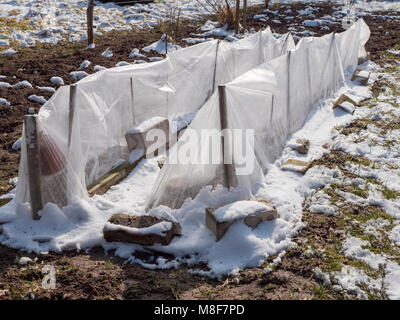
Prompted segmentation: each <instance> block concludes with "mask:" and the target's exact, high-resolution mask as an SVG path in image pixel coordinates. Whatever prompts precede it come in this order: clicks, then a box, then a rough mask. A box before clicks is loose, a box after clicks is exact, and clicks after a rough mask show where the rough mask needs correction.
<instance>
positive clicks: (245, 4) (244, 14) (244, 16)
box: [242, 0, 247, 25]
mask: <svg viewBox="0 0 400 320" xmlns="http://www.w3.org/2000/svg"><path fill="white" fill-rule="evenodd" d="M242 15H243V25H246V20H247V0H243V12H242Z"/></svg>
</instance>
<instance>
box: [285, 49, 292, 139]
mask: <svg viewBox="0 0 400 320" xmlns="http://www.w3.org/2000/svg"><path fill="white" fill-rule="evenodd" d="M290 55H291V51H289V52H288V56H287V109H286V110H287V122H288V130H289V134H290V132H291V131H290Z"/></svg>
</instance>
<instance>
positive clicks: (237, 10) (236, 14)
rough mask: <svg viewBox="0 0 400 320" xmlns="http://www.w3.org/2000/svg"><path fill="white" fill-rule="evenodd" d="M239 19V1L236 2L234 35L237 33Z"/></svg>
mask: <svg viewBox="0 0 400 320" xmlns="http://www.w3.org/2000/svg"><path fill="white" fill-rule="evenodd" d="M239 19H240V0H236V10H235V34H238V33H239Z"/></svg>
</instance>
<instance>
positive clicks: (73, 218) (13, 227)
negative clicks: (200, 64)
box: [0, 83, 369, 277]
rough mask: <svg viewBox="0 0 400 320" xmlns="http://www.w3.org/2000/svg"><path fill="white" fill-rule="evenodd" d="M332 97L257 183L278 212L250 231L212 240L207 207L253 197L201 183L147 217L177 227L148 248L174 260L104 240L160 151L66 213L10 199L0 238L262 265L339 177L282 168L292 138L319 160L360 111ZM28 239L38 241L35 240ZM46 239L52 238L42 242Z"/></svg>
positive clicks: (219, 269) (129, 208)
mask: <svg viewBox="0 0 400 320" xmlns="http://www.w3.org/2000/svg"><path fill="white" fill-rule="evenodd" d="M343 92H351V93H352V94H353V95H354V96H356V97H358V98H359V99H362V97H366V96H368V95H369V92H368V89H367V88H365V87H359V86H357V85H354V84H352V83H348V86H347V87H343V88H342V89H341V90H340V92H338V93H336V95H335V98H337V97H338V95H339V94H340V93H343ZM333 101H334V100H333V99H327V100H323V101H320V102H319V103H318V104H317V105H316V106H315V108H314V109H313V111H312V112H311V114H310V115H309V117H308V119H307V121H306V124H305V125H304V127H303V128H302V129H301V130H300V131H299V132H297V133H296V134H295V135H294V136H293V137H292V138H290V139H289V140H288V147H286V148H285V149H284V151H283V153H282V156H281V157H280V158H279V159H278V160H277V161H276V162H275V163H274V165H273V166H272V167H271V169H270V171H269V172H268V174H267V175H266V182H265V183H263V184H260V185H259V186H258V187H257V188H256V192H255V196H257V197H265V198H267V199H268V200H270V201H271V203H272V204H273V205H275V206H276V208H277V210H278V213H279V216H280V217H279V218H278V219H276V220H274V221H269V222H263V223H261V224H260V225H259V226H258V227H257V228H255V229H254V230H252V229H251V228H249V227H247V226H246V225H245V224H244V223H243V222H240V221H239V222H237V223H235V224H234V225H233V226H232V227H231V228H230V229H229V230H228V231H227V233H226V234H225V235H224V237H223V238H222V239H221V240H220V241H219V242H216V241H215V237H214V236H213V234H212V233H211V231H210V230H209V229H207V227H206V226H205V224H204V212H205V208H207V207H214V206H217V205H220V204H223V203H227V202H229V201H228V200H230V201H233V200H246V199H248V198H249V196H250V194H249V193H248V191H247V190H246V189H242V188H236V189H234V190H231V192H228V191H227V190H226V188H222V187H220V188H216V189H214V190H211V187H204V188H203V189H202V190H201V191H200V193H199V194H198V196H196V198H195V199H187V200H186V202H185V203H184V205H183V206H182V207H181V208H180V209H176V210H171V209H169V208H167V207H159V208H156V209H152V210H150V212H149V214H151V215H157V216H164V217H168V218H170V219H173V220H176V221H178V222H179V223H180V224H181V226H182V236H181V237H179V238H176V239H174V240H173V241H172V242H171V244H170V245H168V246H161V245H154V246H153V247H152V248H153V249H155V250H157V251H160V252H165V253H169V254H173V255H174V256H175V257H176V258H175V259H173V260H171V261H166V260H164V259H163V258H159V259H158V260H157V261H153V262H152V263H149V262H148V261H140V260H139V259H138V258H135V257H134V256H133V255H132V254H133V253H134V252H135V251H136V250H138V249H140V250H146V249H144V248H142V247H141V246H137V245H131V244H121V243H107V242H105V240H104V239H103V237H102V229H103V226H104V224H105V223H106V221H107V219H108V218H109V217H110V216H111V215H112V214H115V213H121V212H123V213H132V214H133V213H134V214H143V213H144V211H143V206H144V202H145V200H146V198H147V195H148V194H149V193H150V190H151V188H152V183H154V181H155V179H156V177H157V174H158V173H159V171H160V169H159V165H158V161H159V160H161V158H162V156H159V157H157V158H154V159H145V160H142V161H141V162H140V163H139V165H138V166H137V167H136V168H135V170H134V171H133V172H132V173H131V174H130V175H129V176H128V177H127V178H126V179H124V180H123V181H122V182H121V183H120V184H118V185H116V186H113V187H112V188H111V189H110V190H109V191H108V192H107V193H106V194H104V195H102V196H98V195H97V196H94V197H93V198H92V199H90V200H86V201H84V200H81V201H80V202H76V203H73V204H71V205H69V206H67V207H65V208H64V209H63V211H61V210H59V209H58V208H56V207H55V206H54V205H52V204H47V205H46V206H45V208H44V209H43V210H42V211H41V216H42V218H41V220H39V221H32V220H31V218H30V216H29V214H28V212H29V211H28V208H27V207H24V206H20V207H19V208H17V214H16V216H15V214H14V216H13V214H12V209H13V206H14V202H13V201H12V202H10V204H8V205H6V206H5V207H3V208H2V209H1V210H2V211H3V212H4V216H5V217H8V219H15V220H14V221H13V222H11V223H8V224H5V225H3V235H1V236H0V241H1V242H3V243H4V244H7V245H9V246H12V247H16V248H24V249H27V250H32V251H36V252H42V251H49V250H55V251H60V250H65V249H73V248H74V249H85V248H90V247H92V246H93V245H97V244H101V245H102V246H103V247H104V248H105V249H106V250H111V249H115V254H116V255H118V256H121V257H123V258H125V259H129V260H130V261H131V262H135V263H139V264H142V265H144V266H146V267H148V268H167V267H177V266H179V265H180V264H182V263H187V264H188V265H192V266H194V265H195V264H196V263H199V262H204V263H206V264H207V265H208V267H209V269H210V270H209V271H204V270H199V269H197V268H196V267H195V266H194V267H193V269H192V270H191V272H195V273H201V274H205V275H208V276H211V277H221V276H222V275H225V274H235V273H237V272H238V271H239V270H240V269H243V268H246V267H252V266H259V265H261V264H262V263H263V262H264V261H265V260H266V258H267V257H269V256H272V255H276V254H278V253H279V252H282V251H283V250H285V249H287V248H290V247H291V246H293V245H294V243H293V242H292V241H291V238H292V237H293V236H294V235H296V234H297V233H298V231H299V230H300V229H301V228H302V226H303V224H302V222H301V217H302V210H303V209H302V203H303V200H304V198H305V197H307V195H309V194H311V193H312V192H313V191H314V190H315V189H317V188H320V187H321V186H323V185H324V184H326V183H329V182H331V181H334V180H335V179H336V176H335V172H333V171H329V170H320V169H317V170H316V169H314V170H310V171H309V172H308V173H307V174H306V175H304V176H301V175H299V174H297V173H293V172H287V171H282V170H281V169H280V166H281V164H282V163H283V162H284V161H285V160H286V159H287V158H289V157H293V156H294V154H293V153H294V151H293V149H292V148H291V147H290V146H291V145H292V144H293V139H295V138H297V137H300V136H301V137H308V138H310V142H311V147H310V151H309V154H308V156H307V159H311V158H319V157H321V156H322V155H323V154H324V153H326V152H327V150H326V149H324V148H323V147H322V145H323V144H324V143H326V142H327V141H329V140H330V139H331V134H332V133H331V130H332V129H333V128H334V126H336V125H339V124H343V123H345V122H346V121H350V120H351V119H353V118H354V117H356V116H357V115H358V113H359V112H361V111H359V110H356V112H355V114H354V115H353V116H352V115H350V114H347V113H344V112H342V113H340V112H339V113H338V111H337V110H333V109H332V104H333ZM358 111H359V112H358ZM49 225H51V226H52V228H51V229H49V228H48V226H49ZM22 234H23V236H22V237H21V236H20V235H22ZM32 237H33V238H36V239H37V241H32ZM49 238H51V240H50V241H42V240H43V239H44V240H46V239H49Z"/></svg>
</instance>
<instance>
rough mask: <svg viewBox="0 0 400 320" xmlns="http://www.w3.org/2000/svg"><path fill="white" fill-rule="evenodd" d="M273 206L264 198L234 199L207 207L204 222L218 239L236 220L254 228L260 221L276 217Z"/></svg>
mask: <svg viewBox="0 0 400 320" xmlns="http://www.w3.org/2000/svg"><path fill="white" fill-rule="evenodd" d="M277 217H278V213H277V211H276V209H275V207H274V206H273V205H272V204H271V203H269V202H268V201H267V200H265V199H251V200H245V201H236V202H233V203H230V204H226V205H223V206H219V207H216V208H207V209H206V217H205V223H206V226H207V228H209V229H210V230H211V231H212V232H213V233H214V235H215V237H216V240H217V241H219V240H220V239H221V238H222V237H223V236H224V234H225V233H226V231H227V230H228V229H229V227H230V226H231V225H232V224H233V223H235V222H236V221H239V220H243V222H244V223H245V224H246V225H247V226H249V227H251V228H256V227H257V226H258V225H259V224H260V223H261V222H263V221H269V220H273V219H276V218H277Z"/></svg>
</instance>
